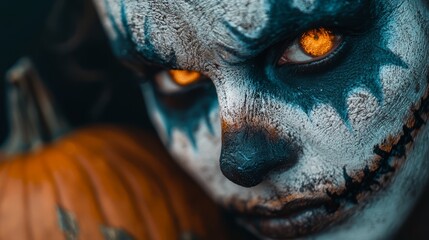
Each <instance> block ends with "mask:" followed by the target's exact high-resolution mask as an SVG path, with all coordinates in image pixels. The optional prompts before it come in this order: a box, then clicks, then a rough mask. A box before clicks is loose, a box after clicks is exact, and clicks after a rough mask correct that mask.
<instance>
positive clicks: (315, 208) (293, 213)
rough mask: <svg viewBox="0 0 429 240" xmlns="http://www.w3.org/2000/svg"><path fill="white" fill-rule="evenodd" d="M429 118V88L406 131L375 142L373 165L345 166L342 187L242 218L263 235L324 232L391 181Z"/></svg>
mask: <svg viewBox="0 0 429 240" xmlns="http://www.w3.org/2000/svg"><path fill="white" fill-rule="evenodd" d="M428 118H429V89H427V91H426V93H425V94H424V97H422V98H421V100H420V101H419V102H418V103H417V104H416V105H415V106H413V107H412V108H411V114H410V115H409V117H408V119H407V120H406V121H405V124H404V125H403V128H402V131H400V133H399V134H397V135H395V136H388V137H387V138H386V139H385V140H384V141H383V142H382V143H381V144H379V145H376V146H374V151H373V152H374V159H373V160H372V161H371V164H370V165H367V166H366V167H365V168H364V169H363V170H361V171H357V172H353V173H348V172H347V169H346V167H344V168H343V177H344V180H345V184H344V186H343V187H342V188H341V189H335V190H328V191H326V192H325V194H322V195H318V197H317V198H314V197H313V198H312V197H311V196H310V197H309V198H304V199H295V200H290V199H289V201H288V202H286V203H283V204H284V205H283V206H282V207H281V208H280V209H276V210H270V209H264V208H262V207H259V208H258V207H255V208H253V209H248V210H246V212H245V213H244V214H243V213H242V215H241V217H240V218H239V222H240V223H241V224H242V225H244V226H245V227H246V228H247V229H249V230H250V231H251V232H253V233H254V234H255V235H256V236H259V237H261V238H270V239H288V238H297V237H304V236H309V235H312V234H315V233H319V232H322V231H324V230H326V229H328V228H329V227H330V226H332V225H334V224H335V225H336V224H337V223H339V222H341V221H343V220H345V219H347V217H348V216H350V215H351V214H353V213H354V212H355V211H356V210H357V209H358V206H363V205H364V204H362V203H365V202H367V201H368V199H369V197H371V196H372V195H373V193H375V192H377V191H380V190H381V189H384V188H385V187H386V186H387V185H388V184H389V183H390V182H391V180H392V179H393V176H394V175H395V174H396V172H397V171H398V169H399V168H400V167H401V166H402V165H403V164H404V162H405V160H406V156H407V154H408V153H409V152H410V151H411V150H412V147H413V144H414V139H415V138H416V137H417V135H418V133H419V132H420V130H421V129H422V126H424V125H425V124H426V121H427V120H428Z"/></svg>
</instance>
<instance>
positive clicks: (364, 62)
mask: <svg viewBox="0 0 429 240" xmlns="http://www.w3.org/2000/svg"><path fill="white" fill-rule="evenodd" d="M372 14H382V13H380V12H374V13H372ZM372 19H377V18H375V17H372ZM380 19H382V21H380V22H378V23H372V24H370V25H364V26H360V27H359V28H360V29H362V27H363V28H367V29H365V30H364V31H363V32H362V33H357V34H353V33H352V34H350V33H347V32H346V33H345V34H344V35H345V37H344V41H343V43H342V44H341V45H340V46H339V48H338V50H337V51H336V52H334V53H332V54H331V55H332V56H328V57H327V58H326V59H322V60H320V61H318V62H314V63H310V64H306V65H285V66H276V65H275V63H274V64H273V63H272V64H266V65H267V67H266V68H265V74H266V76H265V77H262V78H263V81H266V80H265V79H266V78H267V79H269V80H270V82H271V83H272V84H270V85H268V84H266V85H264V86H266V87H271V88H272V92H273V93H275V94H277V95H279V96H278V97H279V98H281V99H282V100H283V101H284V102H288V103H291V104H294V105H296V106H298V107H300V108H302V109H303V111H305V112H306V113H307V114H309V112H310V111H311V110H312V109H313V108H314V107H315V106H317V105H319V104H328V105H330V106H332V107H334V108H335V109H336V111H337V112H338V113H339V115H340V116H341V117H342V119H343V121H344V122H345V123H346V124H347V125H348V126H349V122H348V115H347V112H348V108H347V97H348V96H349V94H351V93H352V92H353V90H356V89H366V90H369V91H370V92H371V93H372V94H373V95H374V96H375V97H376V99H377V100H378V101H379V102H380V103H381V102H382V101H383V94H382V86H381V80H380V76H379V74H380V69H381V67H383V66H386V65H396V66H400V67H403V68H408V66H407V64H406V63H405V62H404V61H402V60H401V59H400V58H399V57H398V56H396V55H395V54H394V53H392V52H391V51H390V50H389V49H387V47H386V46H387V40H386V39H387V38H388V36H383V35H382V34H381V33H382V32H387V31H381V28H382V26H385V25H387V23H388V22H387V21H388V19H383V18H380ZM362 24H364V21H363V22H362ZM338 31H339V32H340V33H341V29H339V30H338ZM360 31H362V30H360ZM275 53H276V54H278V52H275ZM278 57H279V56H277V58H276V55H274V53H271V54H270V58H269V61H272V60H273V59H274V60H275V61H276V60H277V59H278ZM259 78H261V77H259ZM276 89H281V91H278V90H276Z"/></svg>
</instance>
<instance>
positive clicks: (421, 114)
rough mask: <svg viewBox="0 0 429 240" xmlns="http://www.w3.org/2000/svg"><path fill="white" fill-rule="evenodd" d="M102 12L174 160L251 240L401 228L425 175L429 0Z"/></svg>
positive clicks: (106, 4) (295, 0)
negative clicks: (138, 74)
mask: <svg viewBox="0 0 429 240" xmlns="http://www.w3.org/2000/svg"><path fill="white" fill-rule="evenodd" d="M95 3H96V5H97V8H98V10H99V13H100V16H101V19H102V21H103V24H104V26H105V28H106V31H107V32H108V34H109V36H110V38H111V40H112V46H113V49H114V50H115V52H116V54H117V55H118V57H119V58H121V59H122V60H123V61H126V62H127V63H128V64H129V65H131V66H133V68H134V69H137V70H139V69H145V70H144V73H145V74H146V75H145V78H146V79H147V80H148V82H147V83H145V84H143V86H142V89H143V92H144V96H145V100H146V103H147V106H148V109H149V111H150V115H151V117H152V120H153V123H154V126H155V128H156V129H157V131H158V133H159V135H160V137H161V139H162V140H163V141H164V143H165V145H166V146H167V148H168V150H169V151H170V153H171V154H172V155H173V156H174V158H175V159H176V160H177V161H178V162H179V163H180V164H181V165H182V166H183V168H184V169H186V170H187V171H188V172H189V173H190V174H191V175H192V176H193V177H195V179H196V180H197V181H198V182H199V183H200V184H201V185H202V186H203V187H204V188H205V189H206V190H207V191H208V193H209V194H210V195H211V196H212V197H213V198H214V199H215V200H216V201H218V202H219V203H221V204H223V205H224V206H225V207H226V208H228V209H230V210H232V211H234V212H235V213H236V216H237V219H238V220H239V222H240V223H241V224H242V225H243V226H245V227H246V228H247V229H249V230H250V231H252V232H253V233H255V235H257V236H259V237H261V238H276V239H277V238H280V239H282V238H291V237H292V238H293V237H303V236H310V235H313V236H314V237H317V238H321V239H324V238H326V239H333V238H334V239H336V238H346V237H350V236H355V237H356V238H357V239H376V238H377V239H379V238H388V237H389V236H391V235H392V234H394V233H395V230H396V229H397V228H398V227H399V226H400V225H401V223H402V222H403V220H404V219H405V218H406V216H407V214H408V212H409V211H410V209H412V206H413V204H414V202H415V200H416V198H417V197H418V195H419V192H421V191H422V189H423V187H424V184H425V183H426V181H427V177H428V170H429V163H428V161H425V159H427V157H428V156H429V154H428V140H429V131H428V128H427V127H426V125H425V122H426V120H427V119H428V111H429V98H428V76H429V74H428V69H429V68H428V65H429V45H428V41H427V39H428V37H429V31H428V29H429V8H428V2H427V1H424V0H417V1H415V0H384V1H369V0H357V1H346V0H331V1H327V0H288V1H285V0H273V1H264V0H258V1H256V0H255V1H251V0H205V1H184V0H183V1H182V0H180V1H176V0H175V1H154V0H153V1H137V0H95ZM148 66H149V67H148ZM148 69H149V70H148ZM173 69H174V70H173Z"/></svg>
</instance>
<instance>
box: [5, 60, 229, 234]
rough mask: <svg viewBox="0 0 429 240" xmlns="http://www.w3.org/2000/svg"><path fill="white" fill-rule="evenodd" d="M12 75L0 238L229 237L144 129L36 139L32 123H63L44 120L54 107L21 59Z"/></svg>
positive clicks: (113, 129)
mask: <svg viewBox="0 0 429 240" xmlns="http://www.w3.org/2000/svg"><path fill="white" fill-rule="evenodd" d="M9 76H10V77H9V79H10V80H11V82H13V83H14V87H12V88H11V89H12V90H13V91H9V93H10V95H9V97H10V98H9V99H11V100H12V105H14V106H15V107H16V106H20V107H18V110H16V109H14V112H15V113H13V114H12V115H13V116H14V119H15V120H14V121H15V122H14V123H15V124H18V125H19V126H17V127H16V128H14V130H13V133H15V134H14V135H12V137H11V138H10V141H9V142H8V144H6V145H5V146H4V148H3V155H2V156H0V189H1V194H0V239H18V240H19V239H33V240H37V239H43V240H45V239H88V240H96V239H112V240H113V239H159V240H165V239H167V240H168V239H193V238H190V236H191V235H195V236H197V237H198V239H228V238H230V236H228V235H227V231H226V228H227V226H225V224H224V223H223V219H222V215H221V214H220V211H219V209H218V208H217V206H216V205H214V204H213V203H211V201H210V200H209V199H208V197H206V195H205V194H204V193H203V192H202V191H201V190H200V189H199V188H198V187H197V186H196V185H195V184H194V183H193V182H192V181H191V180H190V179H188V178H187V176H186V175H185V174H184V173H183V172H181V171H180V170H179V169H178V167H177V166H176V165H174V164H173V163H172V162H171V160H170V159H169V158H168V156H167V155H166V154H165V151H164V150H162V148H161V144H160V143H159V142H158V141H157V140H154V139H155V138H154V137H152V136H150V135H147V134H146V135H145V134H144V133H143V132H141V131H139V130H135V129H125V128H119V127H113V126H98V127H88V128H85V129H82V130H79V131H76V132H74V133H71V134H68V135H66V136H64V137H61V139H59V140H58V141H55V142H54V143H51V144H44V145H40V143H41V140H43V138H42V137H41V136H43V134H40V133H41V131H38V130H37V129H40V126H45V129H51V130H52V129H57V130H58V129H64V128H63V127H60V126H61V124H58V123H60V122H62V121H59V120H58V117H57V118H56V120H55V121H54V120H52V121H50V120H46V119H49V118H52V116H57V114H56V110H55V108H54V107H53V105H52V103H51V102H50V100H49V99H50V98H49V94H48V92H47V91H46V90H45V89H44V87H43V85H42V84H41V81H40V79H39V78H38V77H37V74H36V72H35V71H34V69H33V68H31V65H29V64H28V62H24V63H23V64H21V65H20V66H19V67H17V68H15V70H14V71H13V72H12V74H10V75H9ZM29 100H31V101H29ZM18 103H20V104H18ZM30 113H34V114H35V115H36V116H39V117H38V118H37V119H36V120H34V116H32V115H31V114H30ZM40 116H44V117H40ZM25 117H28V118H27V119H26V118H25ZM41 119H45V120H43V121H42V120H41ZM18 120H19V121H18ZM46 126H48V127H46ZM57 130H54V131H51V132H50V134H51V135H52V134H54V135H55V133H56V132H61V131H62V130H58V131H57ZM17 133H18V134H17ZM36 133H37V134H36ZM45 135H46V134H45ZM13 136H16V137H13ZM28 148H30V149H31V150H30V151H27V152H25V153H16V152H17V151H21V152H22V151H23V150H25V149H28ZM235 239H236V238H235Z"/></svg>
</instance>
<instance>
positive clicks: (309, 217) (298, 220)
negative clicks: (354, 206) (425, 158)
mask: <svg viewBox="0 0 429 240" xmlns="http://www.w3.org/2000/svg"><path fill="white" fill-rule="evenodd" d="M331 204H332V201H330V200H329V199H327V198H326V199H325V198H319V199H299V200H294V201H292V202H289V203H287V204H285V205H284V206H283V207H282V209H280V210H276V211H273V210H270V209H266V208H258V209H257V210H256V211H255V212H257V214H252V215H250V214H247V215H244V216H242V217H240V218H239V219H238V221H239V222H240V223H241V224H243V225H245V226H246V227H247V228H248V229H249V230H250V231H251V232H253V233H254V234H255V235H256V236H260V237H263V238H267V237H268V238H272V239H285V238H296V237H303V236H308V235H311V234H313V233H316V232H320V231H321V230H322V229H325V228H326V227H327V226H329V225H331V224H332V223H333V222H334V221H338V220H339V219H340V218H342V216H345V215H346V213H347V211H341V210H340V209H335V211H332V210H331Z"/></svg>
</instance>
